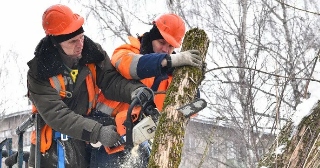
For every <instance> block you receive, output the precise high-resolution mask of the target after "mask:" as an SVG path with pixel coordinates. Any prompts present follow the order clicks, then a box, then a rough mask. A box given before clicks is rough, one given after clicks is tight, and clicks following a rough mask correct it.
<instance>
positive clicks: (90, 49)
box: [27, 36, 105, 80]
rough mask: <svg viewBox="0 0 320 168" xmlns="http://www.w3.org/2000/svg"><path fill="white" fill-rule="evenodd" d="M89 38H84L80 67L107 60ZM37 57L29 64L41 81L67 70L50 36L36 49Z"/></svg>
mask: <svg viewBox="0 0 320 168" xmlns="http://www.w3.org/2000/svg"><path fill="white" fill-rule="evenodd" d="M101 50H102V49H101V48H100V47H98V45H97V44H96V43H94V42H93V41H92V40H91V39H90V38H89V37H87V36H84V44H83V50H82V57H81V59H80V60H79V65H85V64H88V63H98V62H101V61H103V60H104V59H105V55H104V52H103V51H101ZM34 55H35V57H34V58H33V59H32V60H30V61H29V62H28V63H27V64H28V66H29V68H30V71H31V72H32V73H33V74H35V75H36V76H37V78H39V79H41V80H48V79H49V78H50V77H52V76H56V75H58V74H62V73H63V71H64V70H65V67H64V65H63V62H62V59H61V56H60V54H59V51H58V49H57V48H56V47H54V45H53V43H52V41H51V39H50V37H49V36H46V37H44V38H43V39H42V40H41V41H40V42H39V44H38V45H37V47H36V50H35V52H34Z"/></svg>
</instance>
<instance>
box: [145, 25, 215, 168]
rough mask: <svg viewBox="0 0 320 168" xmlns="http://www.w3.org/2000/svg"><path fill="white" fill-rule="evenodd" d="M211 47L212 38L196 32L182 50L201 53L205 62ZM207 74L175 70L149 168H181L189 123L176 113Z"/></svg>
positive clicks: (191, 69) (188, 68) (187, 37)
mask: <svg viewBox="0 0 320 168" xmlns="http://www.w3.org/2000/svg"><path fill="white" fill-rule="evenodd" d="M208 46H209V38H208V36H207V34H206V33H205V31H203V30H201V29H198V28H194V29H191V30H189V31H187V33H186V35H185V38H184V40H183V43H182V49H181V50H182V51H186V50H191V49H196V50H199V51H200V55H201V57H202V59H203V61H204V60H205V56H206V54H207V50H208ZM204 73H205V72H203V69H201V68H198V67H191V66H183V67H179V68H176V69H175V70H174V72H173V79H172V82H171V84H170V86H169V88H168V89H167V91H166V98H165V102H164V108H163V111H162V112H161V117H160V119H159V123H158V126H157V130H156V134H155V138H154V140H153V146H152V153H151V157H150V160H149V165H148V166H149V168H154V167H161V168H177V167H179V164H180V161H181V153H182V147H183V140H184V134H185V126H186V123H187V121H188V120H189V119H188V118H185V117H184V116H183V115H182V114H181V113H179V112H178V111H177V110H176V109H177V108H179V107H181V106H182V105H184V104H187V103H188V102H190V101H192V100H193V99H195V97H196V94H197V88H198V86H199V85H200V83H201V81H202V79H203V77H204Z"/></svg>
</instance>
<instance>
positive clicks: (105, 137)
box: [97, 125, 121, 147]
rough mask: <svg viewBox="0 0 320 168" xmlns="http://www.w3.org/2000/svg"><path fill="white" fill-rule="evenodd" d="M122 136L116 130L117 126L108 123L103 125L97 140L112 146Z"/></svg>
mask: <svg viewBox="0 0 320 168" xmlns="http://www.w3.org/2000/svg"><path fill="white" fill-rule="evenodd" d="M120 138H121V137H120V135H119V134H118V132H117V131H116V126H114V125H108V126H103V127H101V129H100V133H99V136H98V138H97V140H98V141H99V142H101V144H102V145H103V146H107V147H111V146H113V145H114V144H116V143H117V142H118V141H119V140H120Z"/></svg>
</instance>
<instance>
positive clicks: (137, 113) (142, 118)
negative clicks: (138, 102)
mask: <svg viewBox="0 0 320 168" xmlns="http://www.w3.org/2000/svg"><path fill="white" fill-rule="evenodd" d="M150 110H152V112H150ZM130 114H131V123H130V124H132V125H133V128H132V132H131V133H132V134H131V135H127V127H126V126H125V124H124V123H125V122H127V119H128V117H127V115H128V112H127V111H122V112H119V113H118V114H117V115H116V116H115V123H116V127H117V132H118V133H119V135H120V136H121V139H120V141H118V142H117V143H116V144H115V145H114V146H112V147H105V149H106V151H107V153H108V154H113V153H117V152H120V151H123V150H124V149H125V146H126V142H127V141H126V140H127V137H128V136H132V143H133V146H136V145H139V144H141V143H142V142H145V141H148V140H150V139H152V138H153V137H154V135H155V131H156V128H157V122H158V121H157V120H158V117H159V116H160V114H159V111H158V110H157V109H156V108H155V107H153V106H149V107H148V108H143V107H140V106H135V107H134V108H133V109H132V112H131V113H130Z"/></svg>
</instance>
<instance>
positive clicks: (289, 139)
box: [259, 102, 320, 168]
mask: <svg viewBox="0 0 320 168" xmlns="http://www.w3.org/2000/svg"><path fill="white" fill-rule="evenodd" d="M277 139H278V141H277ZM277 139H276V141H275V142H274V144H273V145H272V146H271V148H270V149H269V152H268V153H267V154H266V155H265V157H264V158H263V159H261V161H260V163H259V167H261V166H266V167H278V168H280V167H285V168H318V167H320V153H319V151H320V103H319V102H318V103H316V104H315V106H314V108H313V109H312V111H311V114H310V115H308V116H306V117H304V118H303V119H302V120H301V122H300V124H299V125H298V126H297V127H295V126H294V124H293V122H289V123H288V124H287V125H286V127H285V128H284V129H283V130H282V131H281V133H280V134H279V135H278V137H277ZM279 147H280V148H282V153H280V154H276V153H277V152H275V151H279Z"/></svg>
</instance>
